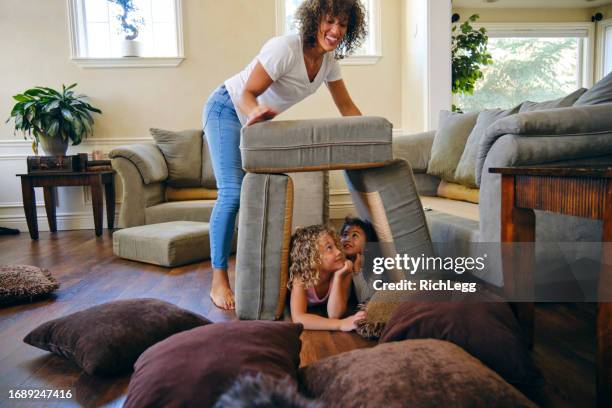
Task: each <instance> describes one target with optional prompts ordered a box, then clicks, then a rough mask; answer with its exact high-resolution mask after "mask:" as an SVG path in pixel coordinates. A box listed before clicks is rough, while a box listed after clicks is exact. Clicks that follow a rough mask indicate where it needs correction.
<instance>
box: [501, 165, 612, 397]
mask: <svg viewBox="0 0 612 408" xmlns="http://www.w3.org/2000/svg"><path fill="white" fill-rule="evenodd" d="M489 171H490V172H491V173H498V174H501V177H502V180H501V242H502V243H504V242H505V243H508V242H535V214H534V211H533V210H543V211H550V212H555V213H560V214H566V215H573V216H577V217H587V218H592V219H600V220H603V234H602V235H603V236H602V242H604V243H608V242H612V165H611V166H592V167H502V168H491V169H490V170H489ZM515 249H516V248H515ZM515 252H516V251H514V252H513V251H511V250H510V251H508V250H506V251H503V252H502V257H503V258H502V262H503V268H504V287H505V288H506V290H507V291H508V293H509V294H510V296H512V295H513V291H516V290H525V289H526V290H531V289H532V287H533V265H534V263H533V262H534V260H535V257H534V253H533V251H531V250H530V251H523V252H521V253H520V254H516V253H515ZM525 252H526V253H525ZM517 255H518V256H517ZM610 265H612V250H611V249H610V245H603V247H602V267H601V271H600V276H599V289H598V290H599V294H600V296H599V299H602V300H610V299H612V296H611V295H610V293H611V291H612V267H610ZM518 288H520V289H518ZM514 294H517V293H514ZM513 306H514V307H515V311H516V313H517V318H518V319H519V322H520V323H521V326H522V327H523V329H524V330H525V334H527V336H528V337H529V339H530V340H531V341H533V325H534V313H533V312H534V309H533V303H527V302H523V303H517V304H514V305H513ZM597 404H598V406H601V407H610V406H612V302H599V303H598V304H597Z"/></svg>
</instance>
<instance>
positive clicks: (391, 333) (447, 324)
mask: <svg viewBox="0 0 612 408" xmlns="http://www.w3.org/2000/svg"><path fill="white" fill-rule="evenodd" d="M473 296H474V298H476V297H475V296H476V295H473ZM488 296H489V297H491V296H493V295H488ZM425 338H433V339H439V340H446V341H449V342H451V343H454V344H456V345H458V346H460V347H461V348H463V349H464V350H466V351H467V352H468V353H470V354H471V355H473V356H474V357H476V358H478V359H479V360H480V361H482V362H483V363H484V364H486V365H487V366H489V367H490V368H491V369H492V370H494V371H496V372H497V373H498V374H499V375H501V376H502V377H503V378H504V379H505V380H506V381H508V382H509V383H510V384H513V385H515V386H517V387H519V388H520V389H521V390H523V391H527V389H532V388H537V387H541V386H542V385H543V379H542V376H541V374H540V372H539V371H538V369H537V368H536V367H535V366H534V364H533V362H532V360H531V356H530V355H529V352H528V351H527V348H526V345H525V343H524V340H523V337H522V335H521V328H520V326H519V324H518V322H517V321H516V319H515V317H514V314H513V313H512V310H511V309H510V306H509V305H508V304H507V303H504V302H503V301H497V302H496V301H489V302H480V303H478V302H476V303H472V302H470V299H469V298H468V297H466V299H465V301H464V302H406V303H403V304H401V305H399V306H398V307H397V308H396V309H395V311H394V312H393V314H392V315H391V318H390V319H389V321H388V322H387V324H386V326H385V329H384V331H383V333H382V335H381V337H380V342H382V343H385V342H390V341H398V340H407V339H425Z"/></svg>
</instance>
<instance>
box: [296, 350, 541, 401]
mask: <svg viewBox="0 0 612 408" xmlns="http://www.w3.org/2000/svg"><path fill="white" fill-rule="evenodd" d="M301 377H302V383H303V386H304V388H305V389H306V390H307V391H308V392H309V394H310V395H312V396H314V397H316V398H318V399H319V400H321V401H323V402H324V403H325V405H326V406H330V407H344V408H352V407H355V408H357V407H359V408H369V407H376V408H378V407H386V408H400V407H406V406H410V407H465V408H468V407H535V404H533V403H532V402H531V401H530V400H528V399H527V398H526V397H525V396H523V395H522V394H521V393H520V392H519V391H517V390H516V389H515V388H513V387H512V386H511V385H509V384H508V383H507V382H505V381H504V380H503V379H502V378H501V377H500V376H499V375H497V374H496V373H495V372H493V371H491V370H490V369H489V368H487V367H485V366H484V365H483V364H482V363H481V362H480V361H478V360H477V359H476V358H474V357H472V356H470V355H469V354H468V353H466V352H465V351H463V350H462V349H461V348H459V347H457V346H455V345H454V344H452V343H448V342H445V341H440V340H431V339H430V340H408V341H402V342H397V343H387V344H380V345H378V346H375V347H372V348H364V349H358V350H353V351H349V352H345V353H341V354H338V355H335V356H331V357H327V358H324V359H322V360H319V361H317V362H315V363H314V364H311V365H309V366H307V367H304V368H303V369H302V372H301Z"/></svg>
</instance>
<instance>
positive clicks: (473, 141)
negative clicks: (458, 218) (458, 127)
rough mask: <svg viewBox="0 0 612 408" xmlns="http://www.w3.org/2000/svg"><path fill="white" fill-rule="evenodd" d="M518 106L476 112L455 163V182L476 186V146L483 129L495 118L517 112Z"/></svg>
mask: <svg viewBox="0 0 612 408" xmlns="http://www.w3.org/2000/svg"><path fill="white" fill-rule="evenodd" d="M520 106H521V105H519V106H516V107H514V108H513V109H507V110H502V109H488V110H484V111H482V112H480V113H479V114H478V119H477V120H476V125H475V126H474V128H473V129H472V131H471V132H470V135H469V136H468V139H467V141H466V143H465V148H464V149H463V153H462V154H461V158H460V159H459V163H458V164H457V168H456V170H455V175H454V179H455V181H456V182H457V183H459V184H463V185H465V186H467V187H477V186H478V185H477V184H476V156H477V154H478V146H479V145H480V140H481V139H482V137H483V136H484V133H485V131H486V130H487V128H488V127H489V126H491V124H493V123H495V122H496V121H497V120H499V119H502V118H505V117H506V116H510V115H513V114H515V113H517V112H518V110H519V107H520Z"/></svg>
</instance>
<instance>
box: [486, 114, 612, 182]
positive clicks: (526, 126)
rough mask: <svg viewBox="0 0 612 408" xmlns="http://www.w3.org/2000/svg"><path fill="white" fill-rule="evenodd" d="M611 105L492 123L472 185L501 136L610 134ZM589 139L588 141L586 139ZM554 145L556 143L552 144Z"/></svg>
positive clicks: (517, 115) (525, 115)
mask: <svg viewBox="0 0 612 408" xmlns="http://www.w3.org/2000/svg"><path fill="white" fill-rule="evenodd" d="M611 112H612V104H601V105H590V106H572V107H568V108H559V109H551V110H543V111H535V112H525V113H519V114H516V115H510V116H508V117H505V118H503V119H500V120H498V121H497V122H495V123H493V124H492V125H491V126H489V128H488V129H487V131H486V133H485V135H484V137H483V138H482V140H481V141H480V144H479V146H478V155H477V157H476V182H477V184H478V185H480V181H481V178H482V171H483V167H484V162H485V160H486V158H487V155H488V153H489V151H490V150H491V147H492V146H493V144H494V143H495V142H496V140H497V139H499V138H500V137H501V136H503V135H506V134H512V135H516V136H519V137H539V138H542V137H553V138H554V137H560V136H561V137H567V136H583V137H584V136H593V135H598V134H606V133H610V132H612V114H611ZM589 139H590V138H589ZM556 143H557V144H558V142H556Z"/></svg>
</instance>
